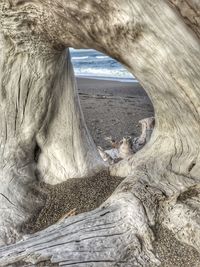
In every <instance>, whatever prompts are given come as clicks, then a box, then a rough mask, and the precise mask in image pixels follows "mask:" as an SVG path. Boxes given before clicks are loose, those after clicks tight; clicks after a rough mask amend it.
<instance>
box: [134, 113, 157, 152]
mask: <svg viewBox="0 0 200 267" xmlns="http://www.w3.org/2000/svg"><path fill="white" fill-rule="evenodd" d="M139 124H140V125H141V128H142V132H141V135H140V136H139V137H136V138H134V140H133V147H134V150H135V152H137V151H138V150H140V149H141V148H143V146H144V145H145V144H146V143H148V142H149V140H150V138H151V135H152V133H153V129H154V126H155V118H154V117H150V118H145V119H142V120H140V121H139Z"/></svg>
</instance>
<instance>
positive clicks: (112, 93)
mask: <svg viewBox="0 0 200 267" xmlns="http://www.w3.org/2000/svg"><path fill="white" fill-rule="evenodd" d="M77 84H78V89H79V95H80V100H81V106H82V109H83V113H84V116H85V121H86V124H87V126H88V128H89V130H90V133H91V135H92V137H93V139H94V141H95V143H96V144H97V145H100V146H102V147H105V148H106V147H107V146H108V143H107V142H106V141H105V140H104V138H105V137H107V136H113V137H115V138H117V139H121V138H122V137H123V136H132V137H136V136H138V135H139V134H140V128H139V127H138V121H139V120H141V119H143V118H145V117H151V116H153V114H154V111H153V106H152V103H151V101H150V99H149V97H148V96H147V94H146V92H145V91H144V89H143V88H142V87H141V86H140V84H139V83H134V82H133V83H129V82H119V81H105V80H95V79H87V78H78V79H77Z"/></svg>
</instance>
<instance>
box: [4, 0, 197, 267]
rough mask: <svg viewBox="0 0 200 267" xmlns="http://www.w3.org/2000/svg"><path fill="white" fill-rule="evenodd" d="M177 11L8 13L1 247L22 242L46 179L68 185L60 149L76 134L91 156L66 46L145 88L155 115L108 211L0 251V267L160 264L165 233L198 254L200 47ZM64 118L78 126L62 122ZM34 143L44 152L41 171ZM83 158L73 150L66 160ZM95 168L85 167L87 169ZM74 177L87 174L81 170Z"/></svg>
mask: <svg viewBox="0 0 200 267" xmlns="http://www.w3.org/2000/svg"><path fill="white" fill-rule="evenodd" d="M169 2H170V1H166V0H130V1H128V0H127V1H126V0H125V1H121V0H115V1H114V0H109V1H104V0H93V1H92V0H84V1H83V0H73V1H62V0H56V1H49V0H48V1H47V0H43V1H40V0H35V1H31V0H30V1H25V0H10V1H6V0H3V1H1V2H0V15H1V16H0V23H1V50H0V53H1V56H0V68H1V72H0V73H1V76H0V80H1V90H0V97H1V105H0V108H1V112H0V116H1V122H2V127H1V135H0V136H1V153H2V156H1V165H0V171H1V181H2V186H1V192H2V194H4V196H3V195H2V199H1V203H2V206H1V209H0V212H1V215H0V218H1V219H0V227H1V231H2V232H1V241H2V242H4V241H8V238H14V235H13V233H9V232H8V229H10V226H11V225H12V224H13V225H12V226H13V229H14V230H16V231H17V234H18V233H19V232H20V231H19V230H20V229H17V228H16V225H20V224H21V223H22V222H23V221H24V219H25V212H26V214H28V215H30V214H31V212H32V213H33V212H34V210H35V208H36V207H39V204H41V203H38V202H35V199H33V198H32V201H34V203H31V201H30V200H31V192H34V191H33V190H32V189H31V188H32V187H33V188H35V187H36V185H37V182H36V181H37V180H40V179H43V178H44V180H45V181H47V182H50V183H56V182H59V181H60V179H61V180H63V179H65V178H67V177H68V175H65V173H68V172H69V173H70V170H71V168H70V167H71V166H70V167H69V166H68V165H64V166H62V167H61V166H60V165H59V164H60V162H63V159H62V157H66V155H65V151H63V149H64V148H63V147H62V145H63V146H64V142H68V141H69V140H71V141H72V138H71V135H70V134H69V135H68V133H72V132H73V133H75V134H77V135H78V136H79V137H81V140H82V141H83V142H81V147H83V151H85V150H86V147H87V145H88V143H89V144H91V142H92V141H88V140H89V137H88V135H87V134H86V130H83V132H82V130H81V127H77V125H79V123H78V122H77V121H80V120H79V119H80V117H78V118H77V117H74V116H75V113H74V112H71V111H72V110H75V109H76V108H77V102H76V99H77V97H71V95H68V94H70V93H69V92H70V88H71V87H70V86H69V83H71V82H70V81H71V75H72V73H69V75H67V73H65V74H64V73H63V72H64V71H65V69H66V68H64V67H63V66H64V65H65V64H70V63H69V61H68V63H66V60H65V52H64V50H63V49H64V47H69V46H73V47H77V48H79V47H85V48H95V49H98V50H100V51H102V52H105V53H107V54H108V55H110V56H112V57H114V58H116V59H118V60H119V61H120V62H122V63H123V64H124V65H126V66H127V68H128V69H129V70H130V71H131V72H132V73H133V74H134V75H135V76H136V77H137V79H138V80H139V81H140V83H141V84H142V86H143V87H144V88H145V89H146V91H147V93H148V95H149V96H150V98H151V100H152V103H153V105H154V108H155V116H156V127H155V130H154V132H153V135H152V138H151V140H150V142H149V143H148V144H147V145H146V146H145V147H144V149H143V150H142V151H140V152H138V153H137V154H136V155H135V156H134V157H130V158H128V160H123V161H121V162H119V163H118V164H116V165H113V166H112V168H111V173H112V174H115V175H119V176H123V177H127V178H126V179H125V180H124V182H122V184H121V185H120V186H119V187H118V188H117V190H116V191H115V192H114V194H113V195H112V196H111V197H110V198H109V199H108V200H107V202H106V203H104V204H102V206H101V207H100V208H99V209H97V210H94V211H92V212H89V213H86V214H81V215H78V216H75V217H71V218H68V219H66V220H65V221H64V222H63V223H60V224H56V225H53V226H52V227H49V228H47V229H46V230H44V231H42V232H40V233H36V234H35V235H32V236H30V237H27V238H25V237H24V238H25V240H24V241H22V242H19V243H17V244H14V245H11V246H4V247H2V248H1V249H0V266H6V265H9V264H10V265H11V266H14V264H15V263H16V264H18V266H35V265H34V264H37V263H41V262H44V265H45V264H46V265H47V266H51V264H55V266H58V265H60V266H101V267H102V266H126V267H127V266H131V267H132V266H150V265H151V266H152V265H159V258H158V259H157V258H156V254H155V251H154V247H153V240H154V238H155V232H154V231H153V229H155V226H156V225H162V226H165V227H166V228H168V229H170V230H171V231H172V232H173V233H174V236H175V238H177V239H178V240H179V241H180V242H182V243H185V244H187V245H190V246H193V247H194V248H195V249H196V250H197V251H198V252H200V241H199V240H200V224H199V168H200V159H199V149H200V141H199V140H200V139H199V132H200V108H199V103H200V93H199V92H200V44H199V39H198V38H197V35H195V34H194V32H193V30H192V28H193V27H191V29H190V28H189V27H188V26H187V25H186V24H185V22H184V19H183V18H182V16H181V15H180V14H179V13H178V12H177V11H176V9H175V8H173V6H171V4H170V3H169ZM186 2H187V3H188V2H189V1H186V0H183V1H182V3H183V4H184V3H186ZM192 3H195V1H192ZM198 7H199V5H198V4H197V5H196V7H195V8H194V10H195V12H196V14H197V15H198V14H199V10H198ZM197 17H198V16H197ZM66 80H69V83H66V82H64V81H66ZM64 84H65V85H66V86H63V85H64ZM69 87H70V88H69ZM61 92H62V93H61ZM67 97H68V98H69V99H70V100H69V102H68V103H67V104H66V102H65V98H67ZM52 103H54V105H52ZM64 104H65V105H64ZM22 107H24V108H22ZM64 107H65V108H64ZM60 109H61V110H60ZM21 110H22V111H21ZM19 111H20V112H19ZM64 115H65V116H66V117H65V119H66V120H68V122H70V123H66V124H65V123H63V120H62V119H59V118H60V116H61V117H62V116H64ZM70 118H71V119H70ZM72 121H74V124H75V125H76V126H75V127H74V128H73V129H71V125H73V123H72V124H71V122H72ZM66 126H67V127H68V128H69V129H68V128H67V129H66ZM60 128H62V131H59V129H60ZM84 129H86V128H85V127H84ZM54 131H55V136H54ZM80 132H81V133H80ZM59 133H60V134H59ZM84 133H85V135H84ZM70 138H71V139H70ZM82 138H83V139H82ZM36 142H37V144H38V146H39V147H40V149H41V153H39V158H38V162H36V160H34V150H35V146H36ZM57 142H58V145H56V144H57ZM54 144H55V146H54ZM79 144H80V143H79ZM89 146H90V145H89ZM11 147H12V149H11ZM54 149H55V152H54ZM77 149H80V147H79V146H78V147H77V146H76V145H74V146H73V145H72V146H70V145H69V150H66V153H68V151H70V153H68V154H67V155H68V157H69V158H70V157H71V155H74V151H77ZM37 150H39V149H37ZM60 151H61V152H60ZM71 153H72V154H71ZM91 153H94V150H91ZM83 154H84V153H83ZM45 158H48V159H49V161H48V164H46V165H45V164H44V163H45ZM87 159H88V157H85V160H84V158H83V164H84V166H85V164H86V163H85V161H87ZM96 159H97V158H96V154H95V156H94V161H91V160H90V157H89V161H88V162H94V163H88V164H86V166H88V169H90V166H91V169H96V167H95V166H96V165H95V162H96ZM64 162H65V161H64ZM43 164H44V166H45V167H43ZM54 164H58V167H55V165H54ZM75 165H76V163H75ZM46 166H49V169H47V168H46ZM73 166H74V165H73V164H72V167H73ZM97 166H99V163H98V164H97ZM93 167H94V168H93ZM77 169H78V171H79V170H80V172H81V170H82V167H80V168H77ZM86 169H87V168H86ZM35 170H37V172H36V174H37V175H36V174H35ZM43 170H46V171H44V172H43ZM88 171H89V170H88ZM43 173H45V175H44V177H43ZM54 175H55V176H54ZM54 177H56V179H55V180H54ZM60 177H61V178H60ZM36 178H37V179H36ZM38 195H39V196H40V195H41V194H40V192H39V193H38V194H35V195H34V197H35V198H36V199H38ZM6 201H7V202H6ZM6 203H7V204H6ZM23 204H24V206H23ZM14 207H15V209H16V210H17V212H16V210H15V209H14ZM5 209H9V211H6V210H5ZM18 214H19V215H20V217H19V216H18V217H17V215H18ZM9 220H10V221H9ZM2 225H5V229H4V228H2ZM6 231H7V232H6ZM3 233H7V234H6V235H5V237H6V240H4V238H2V237H3V236H2V234H3ZM169 245H170V244H169ZM25 262H27V264H26V263H25Z"/></svg>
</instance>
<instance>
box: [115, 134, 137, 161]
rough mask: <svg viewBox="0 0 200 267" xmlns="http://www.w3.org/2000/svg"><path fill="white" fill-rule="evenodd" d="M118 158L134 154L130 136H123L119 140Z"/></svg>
mask: <svg viewBox="0 0 200 267" xmlns="http://www.w3.org/2000/svg"><path fill="white" fill-rule="evenodd" d="M118 151H119V158H121V159H125V158H127V157H129V156H131V155H133V154H134V150H133V142H132V138H131V136H128V137H123V138H122V140H121V141H120V142H119V148H118Z"/></svg>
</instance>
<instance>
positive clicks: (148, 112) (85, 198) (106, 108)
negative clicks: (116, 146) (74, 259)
mask: <svg viewBox="0 0 200 267" xmlns="http://www.w3.org/2000/svg"><path fill="white" fill-rule="evenodd" d="M72 62H73V63H74V68H75V73H76V78H77V84H78V92H79V96H80V101H81V106H82V109H83V113H84V117H85V121H86V124H87V126H88V128H89V131H90V133H91V135H92V137H93V139H94V142H95V143H96V145H100V146H102V147H103V148H107V149H108V148H109V146H110V145H109V143H108V140H106V137H110V136H112V137H114V138H116V139H117V140H118V141H119V143H120V140H122V138H123V137H124V136H127V137H128V136H130V137H131V138H132V140H133V139H134V138H136V137H138V136H140V134H141V128H142V127H141V126H142V123H141V125H140V127H138V122H139V121H140V120H142V119H144V118H147V117H152V116H153V115H154V110H153V106H152V103H151V101H150V99H149V97H148V96H147V94H146V92H145V91H144V89H143V88H142V87H141V85H140V84H139V83H138V82H137V81H136V80H135V79H134V77H132V75H131V74H130V73H128V72H127V71H126V70H125V68H124V67H123V66H122V65H121V64H119V63H118V62H116V61H115V60H113V59H112V58H110V57H108V56H106V55H103V54H101V53H99V52H97V51H94V50H73V51H72ZM107 72H109V75H110V76H109V75H108V73H107ZM99 74H100V75H99ZM39 154H40V148H39V146H38V145H36V147H35V151H34V158H35V161H36V162H37V161H38V157H39ZM122 180H123V179H122V178H119V177H111V176H110V174H109V172H107V171H103V172H101V173H99V174H97V175H95V176H93V177H87V178H75V179H69V180H67V181H66V182H64V183H62V184H58V185H54V186H50V185H46V184H43V185H42V189H43V190H44V191H46V201H45V206H44V208H43V209H42V210H41V211H40V212H39V213H38V214H36V215H35V216H34V218H31V220H30V221H29V222H27V223H26V225H25V226H24V230H25V231H26V232H28V233H30V232H35V231H39V230H41V229H44V228H46V227H47V226H49V225H52V224H54V223H56V222H59V221H60V220H63V219H64V218H65V217H69V216H74V215H76V214H79V213H83V212H87V211H91V210H93V209H95V208H97V207H99V206H100V205H101V204H102V203H103V202H105V200H106V199H107V198H108V197H109V196H110V195H111V194H112V193H113V191H114V190H115V189H116V187H117V186H118V185H119V184H120V183H121V182H122Z"/></svg>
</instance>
